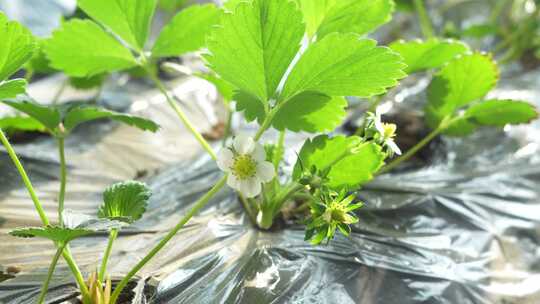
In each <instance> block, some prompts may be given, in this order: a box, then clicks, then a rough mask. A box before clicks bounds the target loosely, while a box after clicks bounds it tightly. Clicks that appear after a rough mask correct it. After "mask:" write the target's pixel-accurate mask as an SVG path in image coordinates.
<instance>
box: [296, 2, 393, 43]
mask: <svg viewBox="0 0 540 304" xmlns="http://www.w3.org/2000/svg"><path fill="white" fill-rule="evenodd" d="M306 1H311V2H316V1H318V0H304V1H303V2H306ZM323 2H324V1H323ZM333 2H334V5H332V6H331V7H330V9H328V10H327V11H326V13H325V16H324V19H323V20H322V22H321V25H320V26H319V28H318V31H317V38H318V39H321V38H322V37H324V36H326V35H328V34H330V33H334V32H339V33H356V34H359V35H364V34H367V33H369V32H371V31H373V30H375V29H376V28H377V27H379V26H381V25H383V24H385V23H387V22H389V21H390V20H391V19H392V13H393V12H394V2H393V1H392V0H334V1H333Z"/></svg>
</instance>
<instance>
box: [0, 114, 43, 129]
mask: <svg viewBox="0 0 540 304" xmlns="http://www.w3.org/2000/svg"><path fill="white" fill-rule="evenodd" d="M0 129H2V130H7V131H15V130H17V131H36V132H44V131H45V127H44V126H43V124H42V123H40V122H39V121H37V120H36V119H34V118H32V117H28V116H6V117H2V118H0Z"/></svg>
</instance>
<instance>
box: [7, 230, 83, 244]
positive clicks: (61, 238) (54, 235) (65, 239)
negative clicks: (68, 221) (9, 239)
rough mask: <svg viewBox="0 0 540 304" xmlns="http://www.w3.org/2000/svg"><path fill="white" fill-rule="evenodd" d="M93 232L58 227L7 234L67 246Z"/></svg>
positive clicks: (15, 231) (13, 231)
mask: <svg viewBox="0 0 540 304" xmlns="http://www.w3.org/2000/svg"><path fill="white" fill-rule="evenodd" d="M93 233H94V231H92V230H87V229H82V228H76V229H72V228H62V227H58V226H46V227H28V228H19V229H15V230H12V231H10V232H9V234H10V235H12V236H16V237H22V238H32V237H40V238H45V239H49V240H51V241H54V242H60V243H63V244H67V243H69V242H70V241H72V240H74V239H76V238H80V237H83V236H87V235H91V234H93Z"/></svg>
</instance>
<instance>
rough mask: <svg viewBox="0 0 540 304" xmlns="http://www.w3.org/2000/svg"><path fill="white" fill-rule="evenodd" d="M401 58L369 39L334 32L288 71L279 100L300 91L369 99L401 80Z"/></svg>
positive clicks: (310, 48) (402, 66)
mask: <svg viewBox="0 0 540 304" xmlns="http://www.w3.org/2000/svg"><path fill="white" fill-rule="evenodd" d="M404 68H405V65H404V64H403V62H402V59H401V57H400V56H399V55H398V54H397V53H394V52H393V51H391V50H390V49H389V48H386V47H378V46H377V45H376V42H375V41H374V40H371V39H360V38H359V37H358V36H357V35H355V34H339V33H334V34H330V35H328V36H326V37H324V38H323V39H322V40H319V41H317V42H315V43H314V44H312V45H311V46H310V47H309V48H308V49H307V51H306V52H305V53H304V55H303V56H302V57H301V58H300V60H299V61H298V63H297V64H296V65H295V67H294V68H293V70H292V71H291V74H290V76H289V77H288V79H287V82H286V84H285V87H284V89H283V92H282V94H281V96H280V99H279V100H280V101H283V100H287V99H289V98H291V97H293V96H294V95H296V94H298V93H301V92H304V91H318V92H321V93H324V94H326V95H328V96H359V97H371V96H373V95H379V94H382V93H384V92H386V90H387V89H388V88H390V87H393V86H395V85H397V83H398V80H399V79H401V78H403V77H405V76H406V74H405V73H404V72H403V69H404Z"/></svg>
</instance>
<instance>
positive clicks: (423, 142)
mask: <svg viewBox="0 0 540 304" xmlns="http://www.w3.org/2000/svg"><path fill="white" fill-rule="evenodd" d="M447 126H448V125H447V124H444V125H443V124H441V126H439V127H438V128H436V129H435V130H433V131H431V133H429V134H428V135H427V136H426V137H425V138H424V139H422V140H421V141H420V142H418V143H417V144H416V145H415V146H414V147H412V148H411V149H409V151H407V153H405V154H403V155H401V156H400V157H398V158H396V159H394V160H393V161H392V162H390V163H389V164H388V165H386V166H384V167H383V168H382V169H381V170H380V171H379V172H378V173H377V174H383V173H386V172H389V171H390V170H392V169H394V168H395V167H397V166H399V165H400V164H401V163H402V162H404V161H406V160H408V159H410V158H411V157H412V156H413V155H414V154H416V152H418V151H419V150H420V149H422V148H423V147H424V146H425V145H427V144H428V143H429V142H431V140H433V138H435V136H437V135H439V134H440V133H441V132H442V131H444V130H445V129H446V127H447Z"/></svg>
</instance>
